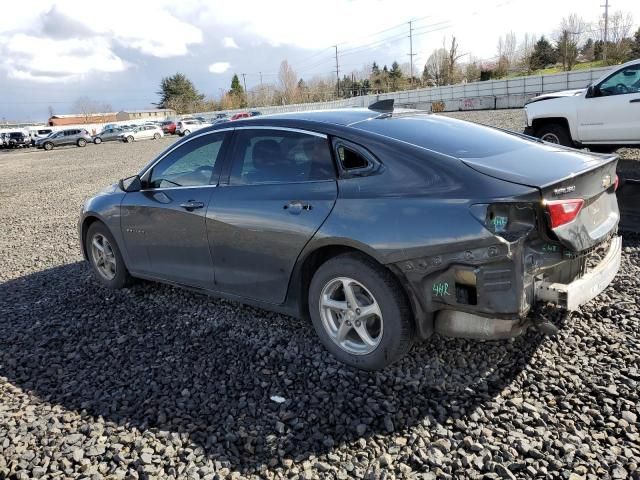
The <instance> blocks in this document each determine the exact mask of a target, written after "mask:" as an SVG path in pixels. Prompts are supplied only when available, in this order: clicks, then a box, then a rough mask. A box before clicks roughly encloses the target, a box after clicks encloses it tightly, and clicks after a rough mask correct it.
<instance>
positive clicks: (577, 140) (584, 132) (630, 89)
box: [524, 59, 640, 153]
mask: <svg viewBox="0 0 640 480" xmlns="http://www.w3.org/2000/svg"><path fill="white" fill-rule="evenodd" d="M524 110H525V114H526V117H527V127H526V128H525V131H524V133H525V134H527V135H532V136H535V137H538V138H541V139H542V140H545V141H547V142H550V143H559V144H561V145H565V146H568V147H587V148H589V149H590V150H592V151H595V152H602V153H608V152H613V151H615V150H616V149H618V148H621V147H633V146H636V147H637V146H640V59H638V60H633V61H631V62H627V63H625V64H623V65H620V66H619V67H617V68H615V69H614V70H612V71H610V72H607V73H606V74H605V75H604V76H603V77H601V78H600V79H598V80H597V81H596V82H593V83H592V84H591V85H589V86H588V87H587V88H582V89H579V90H565V91H562V92H555V93H545V94H544V95H539V96H537V97H534V98H532V99H531V100H530V101H529V103H527V104H526V105H525V107H524Z"/></svg>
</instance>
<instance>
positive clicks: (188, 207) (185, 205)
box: [180, 200, 204, 212]
mask: <svg viewBox="0 0 640 480" xmlns="http://www.w3.org/2000/svg"><path fill="white" fill-rule="evenodd" d="M180 206H181V207H182V208H184V209H185V210H188V211H190V212H191V211H193V210H195V209H196V208H202V207H204V203H203V202H196V201H194V200H189V201H187V202H185V203H181V204H180Z"/></svg>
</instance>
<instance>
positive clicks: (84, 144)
mask: <svg viewBox="0 0 640 480" xmlns="http://www.w3.org/2000/svg"><path fill="white" fill-rule="evenodd" d="M77 145H78V146H79V147H86V146H87V141H86V140H85V139H84V138H81V139H80V140H78V143H77Z"/></svg>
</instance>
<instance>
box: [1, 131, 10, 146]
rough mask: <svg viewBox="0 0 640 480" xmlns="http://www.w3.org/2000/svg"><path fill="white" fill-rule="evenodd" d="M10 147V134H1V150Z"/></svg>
mask: <svg viewBox="0 0 640 480" xmlns="http://www.w3.org/2000/svg"><path fill="white" fill-rule="evenodd" d="M8 146H9V134H8V133H0V148H7V147H8Z"/></svg>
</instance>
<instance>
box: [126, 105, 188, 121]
mask: <svg viewBox="0 0 640 480" xmlns="http://www.w3.org/2000/svg"><path fill="white" fill-rule="evenodd" d="M175 116H176V111H175V110H172V109H171V108H155V109H153V110H122V111H121V112H118V114H117V115H116V117H117V118H116V119H117V120H118V121H120V122H122V121H127V120H165V119H167V118H172V117H175Z"/></svg>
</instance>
